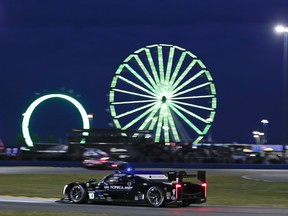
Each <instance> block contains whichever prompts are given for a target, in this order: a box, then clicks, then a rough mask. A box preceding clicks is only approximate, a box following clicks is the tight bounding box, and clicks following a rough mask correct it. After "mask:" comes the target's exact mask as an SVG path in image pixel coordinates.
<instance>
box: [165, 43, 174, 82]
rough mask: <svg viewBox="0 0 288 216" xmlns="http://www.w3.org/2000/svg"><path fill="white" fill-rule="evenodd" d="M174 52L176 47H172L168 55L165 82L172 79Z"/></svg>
mask: <svg viewBox="0 0 288 216" xmlns="http://www.w3.org/2000/svg"><path fill="white" fill-rule="evenodd" d="M174 52H175V47H170V50H169V56H168V63H167V68H166V77H165V83H168V82H169V79H170V76H171V70H172V64H173V58H174Z"/></svg>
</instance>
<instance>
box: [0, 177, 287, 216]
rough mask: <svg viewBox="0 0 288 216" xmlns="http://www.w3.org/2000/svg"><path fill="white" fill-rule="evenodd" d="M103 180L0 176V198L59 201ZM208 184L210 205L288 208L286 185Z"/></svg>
mask: <svg viewBox="0 0 288 216" xmlns="http://www.w3.org/2000/svg"><path fill="white" fill-rule="evenodd" d="M102 177H103V175H98V174H95V175H91V174H53V175H51V174H1V175H0V185H1V187H0V196H1V195H2V196H27V197H41V198H53V199H60V198H62V191H63V187H64V185H65V184H67V183H69V182H73V181H86V180H88V179H89V178H96V179H97V180H100V179H101V178H102ZM193 180H195V179H193ZM207 184H208V189H207V204H208V205H230V206H231V205H233V206H266V207H288V199H287V197H288V184H287V183H285V182H283V183H275V182H262V181H254V180H247V179H243V178H242V177H241V175H208V176H207ZM204 205H205V204H204ZM2 213H3V212H1V214H0V215H3V214H2ZM7 213H8V212H7ZM22 213H23V212H22ZM7 215H9V214H7ZM43 215H45V214H43ZM47 215H48V214H47ZM60 215H61V214H60Z"/></svg>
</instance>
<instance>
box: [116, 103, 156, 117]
mask: <svg viewBox="0 0 288 216" xmlns="http://www.w3.org/2000/svg"><path fill="white" fill-rule="evenodd" d="M155 103H156V102H155ZM155 103H151V104H147V105H145V106H142V107H139V108H136V109H133V110H131V111H128V112H125V113H122V114H120V115H117V116H114V118H122V117H124V116H127V115H130V114H132V113H135V112H139V111H141V110H143V109H146V108H148V107H150V106H153V105H155Z"/></svg>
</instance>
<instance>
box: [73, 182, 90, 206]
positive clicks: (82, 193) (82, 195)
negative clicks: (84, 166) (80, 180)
mask: <svg viewBox="0 0 288 216" xmlns="http://www.w3.org/2000/svg"><path fill="white" fill-rule="evenodd" d="M69 199H70V200H71V201H72V202H73V203H78V204H82V203H86V202H87V199H88V194H87V191H86V189H85V188H84V187H83V186H82V185H81V184H75V185H73V187H72V188H71V189H70V191H69Z"/></svg>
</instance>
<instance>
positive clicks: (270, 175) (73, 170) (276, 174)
mask: <svg viewBox="0 0 288 216" xmlns="http://www.w3.org/2000/svg"><path fill="white" fill-rule="evenodd" d="M158 170H159V169H158ZM164 170H168V169H164ZM205 170H206V171H207V174H241V175H242V176H243V177H244V178H246V179H251V180H259V181H271V182H288V170H272V169H258V170H255V169H205ZM186 171H187V172H191V171H193V170H186ZM111 172H113V171H103V170H89V169H84V168H81V167H69V168H67V167H65V168H62V167H0V174H91V175H93V174H94V173H107V174H108V173H111ZM91 177H93V176H91Z"/></svg>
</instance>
